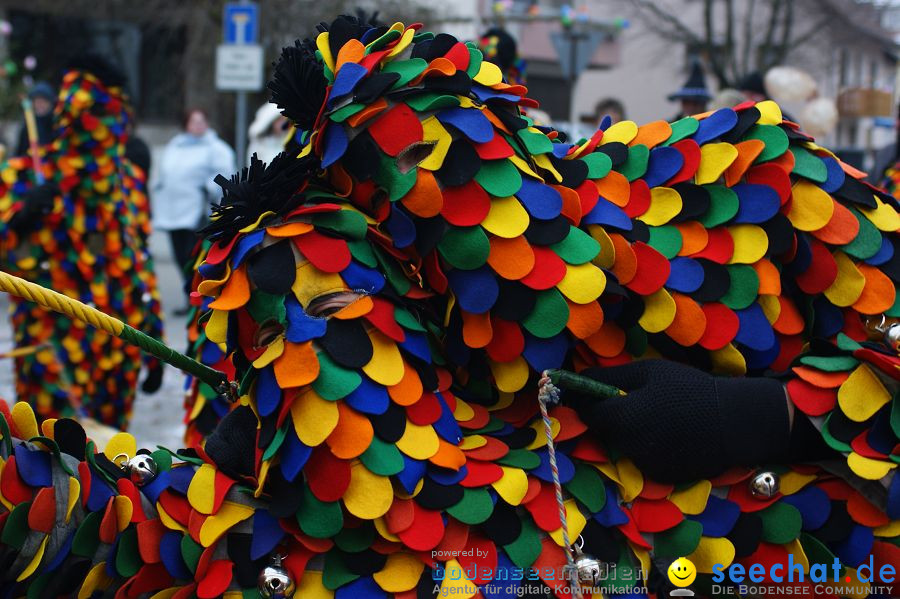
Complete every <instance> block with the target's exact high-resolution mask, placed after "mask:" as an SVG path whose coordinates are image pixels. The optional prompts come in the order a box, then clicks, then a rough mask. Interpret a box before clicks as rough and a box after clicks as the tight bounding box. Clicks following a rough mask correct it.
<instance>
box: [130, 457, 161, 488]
mask: <svg viewBox="0 0 900 599" xmlns="http://www.w3.org/2000/svg"><path fill="white" fill-rule="evenodd" d="M125 471H126V472H128V477H129V478H130V479H131V482H133V483H134V484H136V485H137V486H139V487H142V486H144V485H146V484H147V483H149V482H150V481H152V480H153V479H154V478H156V475H157V473H158V472H159V468H157V466H156V461H155V460H154V459H153V458H152V457H150V456H148V455H146V454H143V453H142V454H138V455H136V456H134V457H133V458H131V459H130V460H128V461H127V462H126V463H125Z"/></svg>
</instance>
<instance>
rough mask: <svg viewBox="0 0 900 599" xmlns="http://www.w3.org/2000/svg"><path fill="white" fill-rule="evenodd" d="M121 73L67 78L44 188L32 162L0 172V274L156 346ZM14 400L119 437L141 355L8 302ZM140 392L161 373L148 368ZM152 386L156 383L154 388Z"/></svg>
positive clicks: (81, 69) (142, 204) (87, 68)
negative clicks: (14, 353) (45, 290)
mask: <svg viewBox="0 0 900 599" xmlns="http://www.w3.org/2000/svg"><path fill="white" fill-rule="evenodd" d="M121 85H122V80H121V77H120V75H119V74H118V73H117V72H115V71H114V70H113V69H111V68H110V67H108V66H107V65H105V64H104V63H102V62H99V61H95V60H93V59H90V60H85V61H84V62H83V63H79V66H76V67H73V68H71V69H70V70H69V71H68V72H67V73H66V74H65V75H64V77H63V81H62V87H61V89H60V95H59V100H58V102H57V105H56V109H55V112H54V133H53V141H52V142H51V143H50V144H49V145H47V146H44V147H43V148H42V173H43V176H44V178H45V180H46V182H45V183H44V184H42V185H38V186H36V185H35V184H34V182H35V173H34V171H33V168H32V161H31V158H30V157H17V158H12V159H10V160H8V161H6V162H5V163H3V164H2V165H0V179H2V187H0V210H2V213H3V219H2V224H0V244H2V245H0V251H2V254H3V255H2V258H3V267H4V269H7V270H10V271H12V272H15V273H17V274H21V275H22V276H24V277H25V278H27V279H28V280H31V281H34V282H36V283H39V284H41V285H44V286H46V287H49V288H51V289H54V290H56V291H59V292H61V293H64V294H66V295H69V296H70V297H74V298H76V299H79V300H81V301H83V302H85V303H88V304H90V305H92V306H95V307H97V308H98V309H100V310H102V311H104V312H108V313H109V314H111V315H114V316H116V317H118V318H120V319H122V320H123V321H125V322H127V323H129V324H130V325H131V326H134V327H135V328H138V329H140V330H143V331H145V332H147V333H149V334H151V335H154V336H157V337H159V336H161V334H162V321H161V318H160V313H159V300H158V295H157V291H156V286H155V279H154V275H153V272H152V262H151V261H150V257H149V254H148V253H147V249H146V235H147V232H148V229H147V217H146V214H147V205H146V196H145V191H144V186H145V181H144V175H143V173H142V172H140V170H139V169H134V168H133V167H132V165H130V164H129V163H128V162H127V161H126V160H125V159H124V145H125V139H126V138H125V126H126V122H127V119H128V112H127V108H126V104H125V102H126V100H125V96H124V93H123V91H122V88H121ZM11 310H12V321H13V326H14V329H15V343H16V346H17V347H22V348H33V349H35V351H34V352H33V353H30V354H28V355H25V356H22V357H19V358H17V359H16V364H15V368H16V393H17V395H18V397H19V398H20V399H21V400H23V401H28V402H30V403H31V404H32V405H34V406H35V410H36V412H37V413H38V414H39V415H40V417H41V418H48V417H58V416H61V415H72V414H73V413H77V411H78V407H79V406H80V407H81V408H83V411H82V412H81V413H82V414H86V415H88V416H91V417H93V418H96V419H97V420H99V421H101V422H103V423H106V424H110V425H114V426H118V427H125V426H127V424H128V419H129V417H130V412H131V406H132V402H133V400H134V394H135V386H136V383H137V378H138V373H139V370H140V367H141V362H142V358H141V355H140V352H139V351H137V350H135V349H134V348H132V347H129V346H127V345H126V344H125V343H124V342H122V341H121V340H119V339H116V338H113V337H110V336H109V335H107V334H106V333H103V332H100V331H95V330H93V329H91V328H89V327H86V326H85V325H83V324H81V323H76V322H72V321H70V320H68V319H66V318H62V317H60V316H58V315H56V314H54V313H51V312H48V311H45V310H43V309H42V308H39V307H36V306H35V305H34V304H31V303H28V302H22V301H19V300H18V299H15V298H13V300H12V308H11ZM148 365H149V366H151V367H152V368H151V369H152V371H153V372H152V374H151V377H150V378H151V379H153V380H152V381H150V384H149V386H148V390H153V387H154V386H158V379H159V377H160V376H161V370H160V368H159V365H158V364H156V363H155V361H150V362H148ZM154 381H156V382H154Z"/></svg>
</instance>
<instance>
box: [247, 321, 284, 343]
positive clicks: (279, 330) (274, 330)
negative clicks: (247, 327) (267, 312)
mask: <svg viewBox="0 0 900 599" xmlns="http://www.w3.org/2000/svg"><path fill="white" fill-rule="evenodd" d="M283 334H284V326H283V325H282V324H281V323H279V322H275V321H269V322H266V323H264V324H263V325H262V326H261V327H259V329H258V330H257V331H256V335H254V338H253V345H254V346H255V347H266V346H267V345H269V344H270V343H272V342H273V341H275V340H276V339H278V338H279V337H280V336H281V335H283Z"/></svg>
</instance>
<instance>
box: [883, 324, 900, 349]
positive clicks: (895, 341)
mask: <svg viewBox="0 0 900 599" xmlns="http://www.w3.org/2000/svg"><path fill="white" fill-rule="evenodd" d="M884 342H885V344H887V346H888V347H890V348H891V349H892V350H894V351H895V352H897V353H900V323H894V324H892V325H891V326H890V327H888V328H887V330H885V331H884Z"/></svg>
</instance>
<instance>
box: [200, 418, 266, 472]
mask: <svg viewBox="0 0 900 599" xmlns="http://www.w3.org/2000/svg"><path fill="white" fill-rule="evenodd" d="M256 426H257V420H256V415H255V414H254V413H253V410H251V409H250V408H249V407H247V406H238V407H237V408H235V409H233V410H232V411H231V412H229V413H228V414H226V415H225V418H223V419H222V421H221V422H220V423H219V426H217V427H216V430H214V431H213V432H212V434H211V435H210V436H209V437H208V438H207V439H206V445H205V446H204V448H203V449H204V450H205V451H206V455H208V456H209V457H210V459H212V461H213V462H215V464H216V467H218V469H219V470H221V471H222V472H224V473H225V474H227V475H229V476H231V477H233V478H241V477H244V476H253V474H254V468H253V460H254V458H255V457H256Z"/></svg>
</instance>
